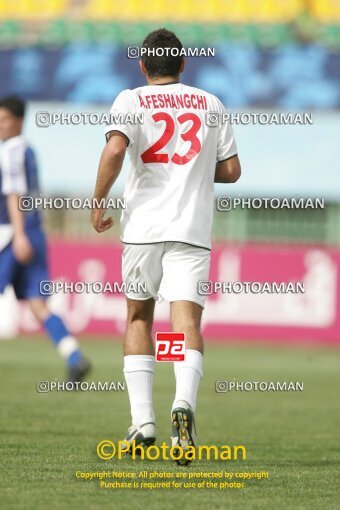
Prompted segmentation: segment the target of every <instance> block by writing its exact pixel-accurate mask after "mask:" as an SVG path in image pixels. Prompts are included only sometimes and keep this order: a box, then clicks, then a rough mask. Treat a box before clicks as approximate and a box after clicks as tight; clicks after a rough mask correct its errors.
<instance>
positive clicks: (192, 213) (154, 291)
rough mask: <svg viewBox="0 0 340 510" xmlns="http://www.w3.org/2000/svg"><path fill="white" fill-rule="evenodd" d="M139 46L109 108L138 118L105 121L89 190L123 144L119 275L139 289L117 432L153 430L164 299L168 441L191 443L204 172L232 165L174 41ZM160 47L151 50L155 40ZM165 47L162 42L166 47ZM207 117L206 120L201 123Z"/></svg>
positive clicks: (222, 131) (157, 36) (111, 172)
mask: <svg viewBox="0 0 340 510" xmlns="http://www.w3.org/2000/svg"><path fill="white" fill-rule="evenodd" d="M143 48H147V53H146V54H144V55H143V56H142V58H141V62H140V68H141V71H142V73H143V74H144V75H145V78H146V81H147V85H146V86H143V87H138V88H135V89H133V90H123V91H122V92H121V93H120V94H119V95H118V96H117V97H116V99H115V101H114V103H113V106H112V109H111V113H115V114H123V115H121V118H122V119H127V120H132V117H133V115H132V116H131V115H130V116H129V115H128V114H143V115H144V123H143V124H138V123H133V122H126V123H115V124H112V125H110V126H108V127H107V129H106V131H105V132H106V139H107V144H106V146H105V148H104V151H103V153H102V156H101V160H100V164H99V169H98V176H97V183H96V188H95V192H94V198H95V199H97V200H101V199H103V198H106V197H107V195H108V193H109V191H110V189H111V187H112V185H113V183H114V182H115V180H116V179H117V177H118V175H119V172H120V170H121V168H122V164H123V160H124V157H125V155H126V152H127V153H128V154H129V157H130V171H129V176H128V179H127V183H126V187H125V195H124V196H125V198H126V209H124V210H123V212H122V216H121V222H120V227H121V241H122V243H123V245H124V250H123V257H122V275H123V282H124V283H126V284H127V286H129V285H130V284H131V283H133V284H136V285H130V288H133V289H137V288H140V287H141V285H139V286H138V285H137V284H145V285H146V289H147V291H146V292H140V293H137V292H136V293H134V292H131V293H130V292H129V293H127V295H126V298H127V309H128V316H127V326H126V333H125V338H124V375H125V379H126V383H127V388H128V392H129V398H130V405H131V415H132V425H131V427H130V428H129V431H128V434H127V436H126V440H128V441H130V442H131V441H132V440H135V441H136V444H142V445H150V444H153V443H154V441H155V438H156V425H155V414H154V410H153V402H152V385H153V374H154V365H155V349H154V343H153V339H152V324H153V314H154V308H155V302H156V301H159V300H163V299H164V300H166V301H169V302H170V316H171V324H172V328H173V331H174V332H181V333H184V334H185V343H186V356H185V361H179V362H174V371H175V378H176V393H175V397H174V402H173V406H172V410H171V420H172V446H181V447H182V448H183V449H185V448H187V447H188V446H191V445H194V438H193V430H192V429H193V422H194V413H195V408H196V396H197V391H198V386H199V382H200V379H201V377H202V361H203V339H202V336H201V333H200V321H201V315H202V311H203V308H204V296H202V295H200V294H199V292H198V282H199V281H200V280H203V281H204V280H208V277H209V265H210V250H211V241H210V236H211V226H212V220H213V209H214V182H220V183H233V182H236V181H237V180H238V179H239V177H240V174H241V169H240V163H239V159H238V156H237V148H236V143H235V140H234V135H233V131H232V128H231V126H230V124H229V123H227V122H218V121H216V119H219V120H223V121H224V120H225V118H223V114H225V113H226V111H225V109H224V106H223V105H222V103H221V102H220V101H219V100H218V99H217V98H216V97H215V96H213V95H212V94H209V93H208V92H205V91H203V90H199V89H196V88H193V87H189V86H187V85H184V84H182V83H180V82H179V76H180V73H181V72H182V71H183V69H184V60H183V57H182V56H179V55H178V56H176V51H173V50H171V49H173V48H175V49H176V48H177V49H178V50H179V51H177V54H178V53H180V52H181V49H182V44H181V42H180V41H179V40H178V38H177V37H176V36H175V34H174V33H172V32H169V31H168V30H165V29H160V30H156V31H154V32H152V33H150V34H149V35H148V36H147V37H146V39H145V40H144V42H143ZM157 48H163V50H162V53H163V54H162V55H160V51H159V50H158V51H157V54H155V53H156V52H155V50H156V49H157ZM169 48H170V50H169ZM209 124H210V125H209ZM104 214H105V208H98V209H93V211H92V216H91V222H92V225H93V227H94V228H95V229H96V231H97V232H104V231H105V230H107V229H109V228H111V227H112V225H113V220H112V218H110V217H109V218H107V219H104Z"/></svg>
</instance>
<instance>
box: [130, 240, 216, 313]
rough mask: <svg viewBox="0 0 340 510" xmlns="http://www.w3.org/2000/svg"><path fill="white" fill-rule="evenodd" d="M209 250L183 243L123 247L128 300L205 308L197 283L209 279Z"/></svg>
mask: <svg viewBox="0 0 340 510" xmlns="http://www.w3.org/2000/svg"><path fill="white" fill-rule="evenodd" d="M209 267H210V250H208V249H205V248H200V247H198V246H192V245H190V244H185V243H181V242H162V243H153V244H124V250H123V257H122V276H123V283H124V286H125V288H126V293H125V295H126V297H127V298H129V299H136V300H140V301H143V300H146V299H150V298H153V299H155V301H158V302H161V301H163V300H165V301H169V302H172V301H182V300H185V301H193V302H194V303H197V304H199V305H200V306H202V308H204V303H205V296H201V295H200V294H199V293H198V282H199V281H201V280H202V281H206V280H208V278H209Z"/></svg>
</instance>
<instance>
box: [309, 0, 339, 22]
mask: <svg viewBox="0 0 340 510" xmlns="http://www.w3.org/2000/svg"><path fill="white" fill-rule="evenodd" d="M311 6H312V7H311V8H312V14H313V16H315V17H316V19H317V20H319V21H321V22H322V23H331V24H335V23H339V22H340V0H312V2H311Z"/></svg>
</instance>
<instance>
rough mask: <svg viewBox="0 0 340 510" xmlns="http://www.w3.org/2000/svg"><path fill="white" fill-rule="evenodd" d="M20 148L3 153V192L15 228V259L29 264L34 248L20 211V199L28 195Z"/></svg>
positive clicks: (12, 147)
mask: <svg viewBox="0 0 340 510" xmlns="http://www.w3.org/2000/svg"><path fill="white" fill-rule="evenodd" d="M19 150H20V148H19V147H16V146H13V145H11V146H10V147H9V146H8V145H5V146H4V147H3V150H2V153H1V161H0V168H1V176H2V192H3V194H4V195H5V196H6V203H7V210H8V216H9V219H10V222H11V225H12V227H13V239H12V249H13V253H14V256H15V258H16V259H17V260H18V261H19V262H21V263H22V264H27V263H28V262H29V261H30V260H31V258H32V256H33V248H32V245H31V243H30V240H29V238H28V236H27V234H26V232H25V215H24V213H23V212H22V211H20V209H19V197H20V196H22V195H25V193H27V182H26V173H25V166H24V163H23V158H21V157H17V155H18V154H17V151H19Z"/></svg>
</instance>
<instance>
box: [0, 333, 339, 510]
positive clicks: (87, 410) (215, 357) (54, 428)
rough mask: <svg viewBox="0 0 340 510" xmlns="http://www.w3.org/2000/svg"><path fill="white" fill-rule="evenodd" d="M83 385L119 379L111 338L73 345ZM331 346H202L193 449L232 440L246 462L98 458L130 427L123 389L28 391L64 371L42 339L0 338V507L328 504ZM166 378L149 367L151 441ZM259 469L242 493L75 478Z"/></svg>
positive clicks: (334, 419)
mask: <svg viewBox="0 0 340 510" xmlns="http://www.w3.org/2000/svg"><path fill="white" fill-rule="evenodd" d="M82 346H83V349H84V352H85V353H86V355H87V356H88V357H89V358H90V359H91V360H92V361H93V364H94V370H93V372H92V374H91V375H90V377H89V380H91V381H92V380H93V381H117V380H120V381H122V380H123V377H122V355H121V350H122V349H121V345H120V342H115V341H113V342H110V341H94V339H93V338H92V339H90V338H89V339H85V340H83V341H82ZM339 361H340V351H339V350H336V349H335V348H334V349H332V348H317V347H310V348H308V347H303V348H302V347H299V348H295V347H294V348H293V347H287V346H269V345H263V344H262V345H252V344H249V343H248V344H235V343H233V344H225V345H221V344H214V343H207V347H206V353H205V366H204V378H203V380H202V383H201V386H200V392H199V404H198V410H197V417H196V421H197V429H198V436H199V441H200V443H201V444H217V445H222V444H229V445H238V444H243V445H245V446H246V448H247V460H246V461H242V460H239V461H210V462H209V461H207V460H204V461H200V462H196V463H195V464H194V463H193V464H192V465H191V466H190V467H189V468H183V467H181V468H180V467H177V466H176V465H175V464H173V463H171V462H170V461H168V462H167V461H157V462H151V461H141V460H136V461H133V460H131V458H129V457H125V458H124V459H123V460H121V461H117V460H111V461H108V462H105V461H102V460H100V459H98V457H97V456H96V445H97V443H98V442H99V441H101V440H103V439H111V440H112V441H117V440H118V439H122V438H123V436H124V434H125V432H126V429H127V427H128V426H129V425H130V415H129V407H128V397H127V392H72V393H69V392H52V393H47V394H39V393H37V392H36V387H35V386H36V381H38V380H50V381H52V380H54V379H58V380H63V378H64V367H63V364H62V362H61V361H60V359H59V357H58V356H57V354H56V352H55V351H54V348H53V346H52V345H50V344H49V342H48V341H47V340H46V341H45V340H44V339H42V338H39V339H32V338H25V339H20V340H16V341H0V378H1V382H0V384H1V393H0V395H1V398H0V438H1V456H0V479H1V483H0V487H1V488H0V508H1V509H6V510H11V509H15V510H21V509H23V510H31V509H32V510H40V509H44V510H45V509H46V508H48V509H49V510H53V509H71V510H77V509H82V510H83V509H90V510H92V509H93V510H96V509H117V510H130V509H135V510H139V509H143V510H154V509H155V510H156V509H157V510H158V509H168V508H169V509H170V508H171V509H172V508H181V510H185V509H189V508H194V509H195V510H201V509H202V510H206V509H207V508H211V509H214V510H217V509H225V508H228V509H240V510H244V509H245V510H247V509H258V510H263V509H270V510H272V509H275V510H281V509H282V510H283V509H284V510H287V509H306V510H310V509H327V510H331V509H339V508H340V495H339V489H338V487H339V479H340V476H339V461H340V399H339V386H340V384H339V383H340V363H339ZM218 379H228V380H232V379H235V380H237V381H247V380H252V381H256V380H257V381H260V380H261V381H271V380H273V381H283V380H286V381H290V380H293V381H303V382H304V388H305V389H304V391H303V392H229V393H222V394H218V393H216V392H215V384H214V383H215V381H216V380H218ZM173 388H174V380H173V373H172V367H171V365H170V364H157V366H156V377H155V410H156V414H157V419H158V431H159V442H162V441H167V440H168V439H169V435H170V429H169V411H170V406H171V403H172V398H173ZM117 469H120V470H124V471H136V472H140V471H143V470H145V469H149V470H153V471H177V470H185V469H187V470H192V471H219V470H223V469H225V470H226V471H233V472H237V471H262V470H265V471H268V472H269V478H268V479H263V480H251V481H248V482H246V486H245V488H244V489H239V490H238V489H224V490H221V491H219V490H215V489H200V490H199V489H193V490H191V489H187V490H185V489H179V490H167V489H161V490H154V491H150V490H140V489H136V490H124V489H119V490H116V489H100V488H99V483H98V480H94V481H86V482H85V481H80V480H77V479H76V477H75V472H76V471H77V470H80V471H91V472H95V471H112V470H117Z"/></svg>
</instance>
